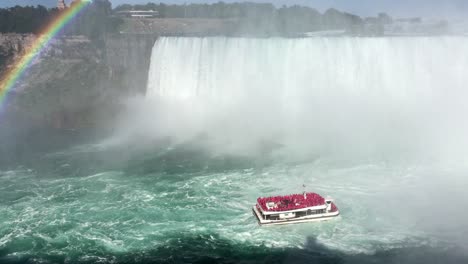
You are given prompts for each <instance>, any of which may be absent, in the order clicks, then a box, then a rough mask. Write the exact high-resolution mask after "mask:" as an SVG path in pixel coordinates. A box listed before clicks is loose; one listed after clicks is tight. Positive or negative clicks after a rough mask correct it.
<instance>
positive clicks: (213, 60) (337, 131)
mask: <svg viewBox="0 0 468 264" xmlns="http://www.w3.org/2000/svg"><path fill="white" fill-rule="evenodd" d="M467 69H468V38H465V37H417V38H416V37H408V38H351V37H349V38H303V39H282V38H272V39H251V38H161V39H159V40H157V42H156V43H155V45H154V48H153V52H152V58H151V66H150V70H149V76H148V87H147V95H146V97H147V100H150V101H153V100H158V104H160V105H161V104H163V103H162V102H165V103H168V102H170V103H169V104H171V105H173V106H175V105H176V107H172V109H171V110H167V109H166V110H165V111H166V112H165V113H164V116H165V117H166V118H167V119H166V120H168V119H174V120H175V119H177V120H183V121H180V122H181V123H183V130H196V131H204V130H209V131H211V132H213V134H218V135H219V134H223V135H231V136H232V135H236V136H238V137H239V138H241V139H245V138H246V137H248V138H252V137H255V136H258V137H261V138H263V139H265V138H266V139H274V140H276V141H281V142H282V143H285V142H292V141H294V142H296V143H298V144H303V143H304V142H305V141H307V142H309V143H310V142H312V141H313V142H315V143H314V144H312V146H309V147H314V148H322V149H323V148H328V149H330V146H332V148H339V149H340V151H342V148H352V149H361V150H362V149H368V150H375V149H379V148H381V147H382V145H385V146H386V147H387V148H396V151H397V152H400V151H406V150H407V149H415V148H417V149H419V150H421V151H424V149H425V148H428V147H429V145H432V146H433V145H437V146H439V147H440V146H444V147H446V146H447V145H450V146H452V145H457V144H460V143H463V144H465V143H466V140H465V139H464V138H465V137H464V136H463V135H464V134H465V132H468V129H467V127H466V122H462V120H463V118H464V116H465V115H466V114H467V113H468V111H467V107H466V106H465V105H466V104H465V101H466V99H468V97H467V95H468V91H467V88H466V84H467V83H468V75H467V74H466V70H467ZM181 112H183V114H181V115H180V113H181ZM178 114H179V115H178ZM174 120H173V121H172V122H175V121H174ZM159 121H160V120H154V122H159ZM311 138H313V139H314V140H312V139H311ZM460 140H461V141H460ZM325 146H326V147H325ZM449 149H451V147H449Z"/></svg>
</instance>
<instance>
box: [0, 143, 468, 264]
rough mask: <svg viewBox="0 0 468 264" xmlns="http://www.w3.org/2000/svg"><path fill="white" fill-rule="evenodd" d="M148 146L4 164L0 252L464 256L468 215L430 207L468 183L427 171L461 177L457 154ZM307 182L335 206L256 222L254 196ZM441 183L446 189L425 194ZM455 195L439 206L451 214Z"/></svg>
mask: <svg viewBox="0 0 468 264" xmlns="http://www.w3.org/2000/svg"><path fill="white" fill-rule="evenodd" d="M149 149H151V148H145V149H144V150H143V149H139V150H136V149H132V150H131V149H129V148H128V147H122V146H110V147H109V146H102V145H82V146H78V147H73V148H70V149H67V150H66V151H61V152H54V153H48V154H45V155H40V158H39V157H38V159H40V160H39V161H35V162H31V163H29V164H28V165H29V166H30V167H29V168H26V167H23V168H19V169H17V170H11V171H3V172H1V173H0V212H1V214H0V262H2V263H3V262H8V263H77V262H81V263H95V262H100V263H128V262H167V263H174V262H177V263H178V262H187V263H193V262H199V263H205V262H210V263H213V262H225V263H233V262H252V261H253V262H257V261H259V262H268V263H270V262H273V263H296V262H305V263H310V262H311V261H312V262H313V261H317V262H323V263H347V262H352V263H354V262H356V263H363V262H364V263H367V262H369V263H387V262H394V263H401V262H411V263H412V262H415V260H421V261H423V260H425V261H426V262H427V261H429V262H431V261H433V260H435V259H434V256H435V257H436V259H439V260H440V258H443V259H447V261H449V262H450V261H459V260H466V259H467V258H466V256H464V255H463V254H464V253H462V252H463V251H462V250H463V246H464V245H463V241H464V237H465V235H466V231H463V232H460V230H462V229H463V230H467V229H465V228H466V224H465V223H466V222H464V220H466V216H462V215H459V218H458V219H454V218H449V219H437V218H436V219H434V212H433V210H431V208H433V206H439V203H440V202H443V203H444V204H446V203H447V202H454V201H455V200H456V199H459V198H463V196H460V197H458V196H457V195H463V190H464V189H465V188H466V187H467V186H466V185H463V184H462V185H461V186H460V185H456V184H451V183H448V182H447V181H445V183H442V182H436V181H434V180H431V179H435V178H440V175H439V173H441V174H443V175H444V177H445V179H450V178H451V177H453V178H456V177H461V175H460V174H459V173H460V171H461V173H462V172H463V171H464V169H463V166H461V167H459V168H458V170H460V171H458V170H457V169H456V167H455V166H453V164H451V168H452V169H451V170H444V169H441V168H440V167H439V168H438V167H436V166H432V167H423V166H420V165H419V166H409V165H407V166H403V165H402V164H399V166H398V167H397V166H394V165H391V164H386V163H383V162H380V163H361V164H353V163H350V162H337V161H332V160H326V159H315V160H313V161H307V162H295V163H292V162H290V163H286V162H285V163H282V162H280V161H274V158H272V157H270V158H265V157H262V158H259V157H241V156H233V155H224V156H223V155H219V154H213V153H210V152H208V151H206V150H204V149H202V148H196V147H193V146H187V145H178V146H172V147H169V148H160V149H157V148H156V147H155V149H157V151H156V152H154V153H151V152H149ZM126 152H127V154H125V153H126ZM130 157H131V158H130ZM432 177H434V178H432ZM344 179H346V180H344ZM303 183H305V184H306V186H307V189H309V190H313V191H315V192H318V193H320V194H322V195H331V196H333V198H335V199H336V203H337V205H338V206H339V208H340V210H341V216H340V217H339V218H337V219H335V220H333V221H328V222H323V223H308V224H300V225H290V226H280V227H268V228H265V227H259V226H258V225H257V222H256V220H255V218H254V217H253V216H252V213H251V211H250V208H251V206H252V204H253V203H254V202H255V200H256V198H257V197H258V196H262V195H272V194H288V193H294V192H301V191H302V184H303ZM421 187H424V189H422V188H421ZM441 189H444V191H443V192H440V191H438V190H441ZM436 192H439V195H441V196H439V197H441V198H443V199H444V201H437V199H432V198H431V197H433V195H434V193H436ZM449 194H450V196H445V195H449ZM444 197H449V198H447V199H445V198H444ZM459 206H460V205H457V206H453V207H452V206H448V207H446V208H445V209H444V210H445V213H446V214H448V215H456V214H457V210H456V209H457V208H459ZM451 210H453V211H451ZM429 256H430V259H427V258H428V257H429ZM432 263H437V261H436V262H432ZM454 263H455V262H454Z"/></svg>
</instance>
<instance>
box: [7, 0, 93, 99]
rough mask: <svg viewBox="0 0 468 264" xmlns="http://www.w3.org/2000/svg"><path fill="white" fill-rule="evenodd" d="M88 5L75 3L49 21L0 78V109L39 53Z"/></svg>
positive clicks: (85, 0)
mask: <svg viewBox="0 0 468 264" xmlns="http://www.w3.org/2000/svg"><path fill="white" fill-rule="evenodd" d="M89 3H91V0H81V1H77V2H76V3H75V4H73V5H72V6H71V7H69V8H67V9H65V10H64V11H62V12H61V13H60V14H59V15H58V16H57V18H55V19H54V20H53V21H51V22H50V23H49V24H48V25H47V26H46V27H45V29H44V30H43V31H42V32H41V33H40V34H38V37H37V39H36V40H34V42H33V43H32V44H31V45H30V46H29V47H28V48H27V49H26V50H25V52H24V53H23V55H22V56H21V57H20V58H19V59H18V60H17V61H16V62H15V63H14V64H13V66H12V67H11V68H10V69H9V70H8V71H7V72H6V73H5V74H4V75H3V76H2V78H1V79H0V107H1V106H2V105H3V104H4V102H5V99H6V97H7V95H8V93H9V92H10V91H11V90H12V89H13V87H14V86H15V84H16V83H17V82H18V80H19V79H20V78H21V77H22V76H23V74H24V72H25V71H26V70H27V69H28V68H29V67H30V65H31V64H32V62H33V61H34V60H35V59H36V58H37V57H38V56H39V55H40V54H41V51H42V50H44V49H45V48H46V47H47V45H48V44H49V43H50V41H51V40H52V39H53V38H54V37H55V36H56V35H58V34H59V33H60V31H61V30H62V29H63V28H64V27H65V26H66V25H68V24H69V23H70V22H71V21H72V19H73V18H74V17H75V16H76V15H77V14H78V13H79V12H80V11H81V10H83V9H84V8H85V7H86V6H87V5H88V4H89Z"/></svg>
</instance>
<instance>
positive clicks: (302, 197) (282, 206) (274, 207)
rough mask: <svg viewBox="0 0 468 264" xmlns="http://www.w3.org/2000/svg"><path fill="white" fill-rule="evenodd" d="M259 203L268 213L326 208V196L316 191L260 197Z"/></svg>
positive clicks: (263, 210) (264, 211) (265, 212)
mask: <svg viewBox="0 0 468 264" xmlns="http://www.w3.org/2000/svg"><path fill="white" fill-rule="evenodd" d="M257 205H258V207H259V209H260V210H262V212H263V213H264V214H266V215H270V214H279V213H290V212H299V211H306V210H318V209H325V208H326V207H327V205H326V204H325V198H323V197H322V196H320V195H319V194H316V193H312V192H311V193H303V194H291V195H280V196H270V197H259V198H258V199H257Z"/></svg>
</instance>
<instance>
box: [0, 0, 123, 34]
mask: <svg viewBox="0 0 468 264" xmlns="http://www.w3.org/2000/svg"><path fill="white" fill-rule="evenodd" d="M60 12H62V11H61V10H59V9H57V8H52V9H47V8H46V7H44V6H41V5H38V6H36V7H34V6H14V7H11V8H4V9H0V33H35V34H37V33H40V32H41V31H42V30H43V29H44V28H45V27H46V26H47V25H48V24H49V23H50V22H51V21H53V20H54V19H55V18H56V17H57V16H58V15H59V14H60ZM111 14H112V6H111V3H110V2H109V1H108V0H99V1H93V3H92V4H91V5H90V6H88V7H87V8H86V9H85V10H84V11H83V12H82V13H81V14H80V15H79V16H78V17H77V18H75V21H74V23H73V24H72V25H71V26H70V27H68V28H67V30H66V31H65V32H64V33H65V34H69V35H84V36H88V37H90V38H91V39H98V38H100V36H102V35H104V34H106V33H113V32H116V30H117V28H118V26H119V24H120V23H121V22H122V21H121V19H119V18H117V17H113V16H111Z"/></svg>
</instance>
